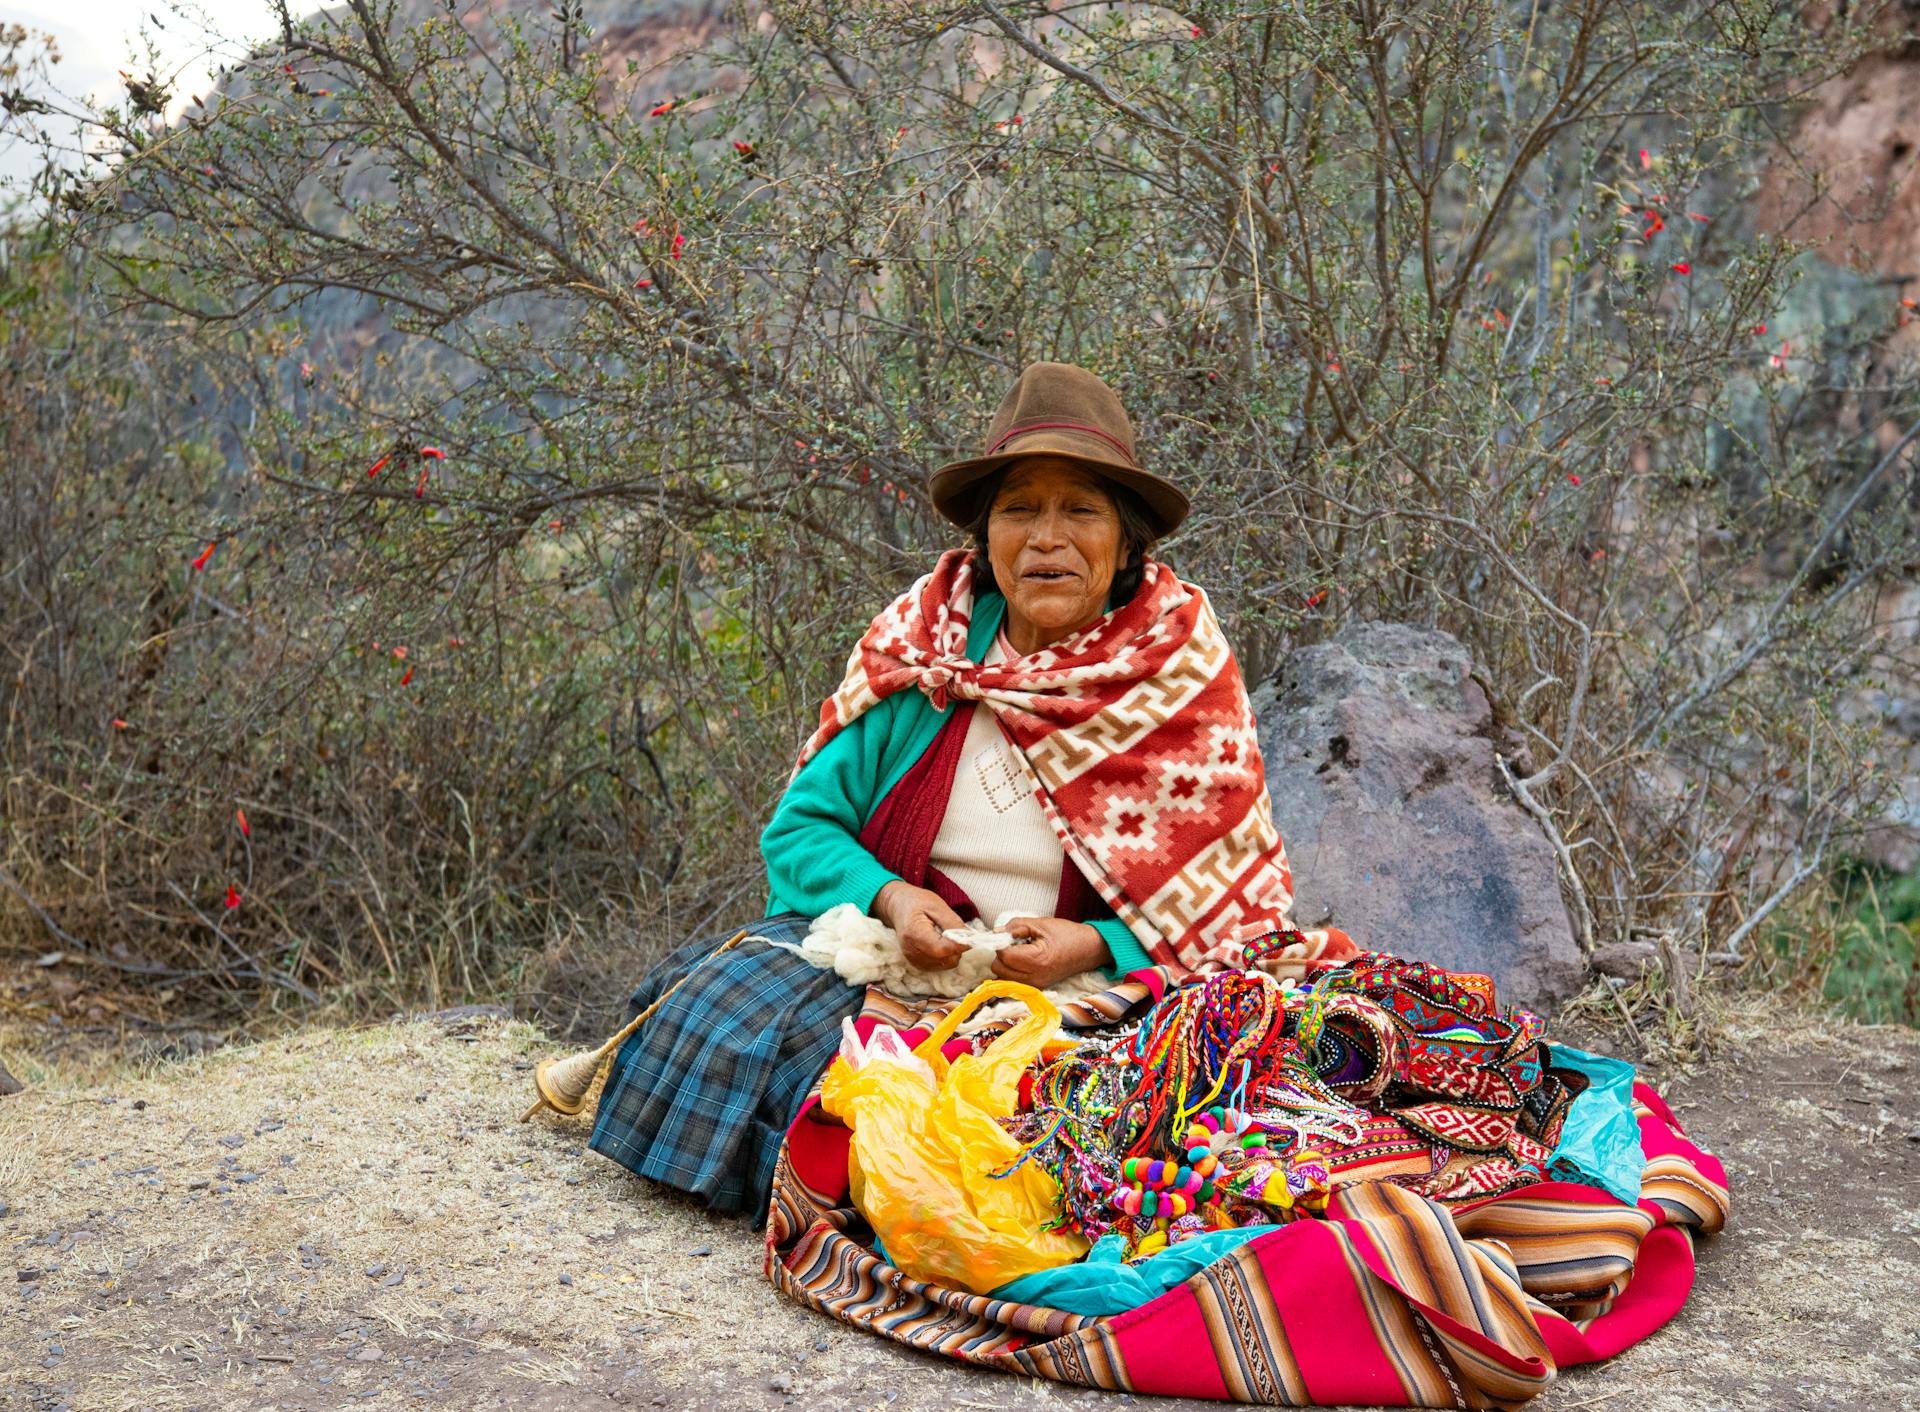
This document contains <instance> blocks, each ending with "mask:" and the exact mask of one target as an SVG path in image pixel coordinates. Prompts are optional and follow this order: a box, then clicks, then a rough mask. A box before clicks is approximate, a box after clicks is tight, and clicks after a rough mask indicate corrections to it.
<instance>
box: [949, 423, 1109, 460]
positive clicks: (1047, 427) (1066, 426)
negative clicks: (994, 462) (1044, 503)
mask: <svg viewBox="0 0 1920 1412" xmlns="http://www.w3.org/2000/svg"><path fill="white" fill-rule="evenodd" d="M1030 431H1084V432H1088V433H1090V434H1092V435H1094V436H1097V437H1099V438H1100V439H1101V440H1102V441H1104V442H1106V443H1107V444H1108V445H1109V446H1111V447H1112V448H1113V449H1114V450H1115V451H1118V452H1119V453H1120V454H1121V455H1122V456H1124V457H1126V458H1127V464H1128V465H1129V466H1137V465H1138V464H1139V463H1138V462H1137V461H1135V460H1134V459H1133V452H1131V451H1129V450H1128V449H1127V447H1126V446H1125V444H1124V443H1122V442H1121V441H1120V439H1119V438H1118V437H1116V436H1113V435H1112V434H1110V433H1108V432H1104V431H1102V430H1100V428H1099V427H1092V426H1088V425H1087V424H1086V423H1085V422H1029V423H1027V424H1026V425H1025V426H1023V427H1011V428H1009V429H1008V430H1006V431H1004V432H1002V433H1001V434H1000V436H999V437H998V438H997V439H996V440H995V441H994V443H993V445H991V446H989V447H988V448H987V449H986V450H985V451H982V452H981V453H980V454H981V455H982V456H991V455H993V453H994V452H996V451H998V450H999V449H1000V448H1001V447H1002V446H1005V445H1006V444H1007V443H1008V442H1009V441H1011V440H1013V438H1014V437H1016V436H1024V435H1025V434H1026V433H1028V432H1030Z"/></svg>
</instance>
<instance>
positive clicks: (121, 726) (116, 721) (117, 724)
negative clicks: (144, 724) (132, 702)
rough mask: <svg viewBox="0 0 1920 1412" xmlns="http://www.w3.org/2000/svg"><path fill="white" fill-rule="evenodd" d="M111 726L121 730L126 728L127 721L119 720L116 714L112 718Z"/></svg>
mask: <svg viewBox="0 0 1920 1412" xmlns="http://www.w3.org/2000/svg"><path fill="white" fill-rule="evenodd" d="M113 728H114V729H115V730H117V731H123V730H125V729H126V728H127V723H126V722H125V721H123V720H121V719H120V718H119V717H118V716H115V717H114V718H113Z"/></svg>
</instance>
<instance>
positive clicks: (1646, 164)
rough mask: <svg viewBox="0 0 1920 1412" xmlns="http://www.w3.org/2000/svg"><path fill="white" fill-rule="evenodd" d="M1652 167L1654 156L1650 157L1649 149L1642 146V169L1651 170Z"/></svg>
mask: <svg viewBox="0 0 1920 1412" xmlns="http://www.w3.org/2000/svg"><path fill="white" fill-rule="evenodd" d="M1652 167H1653V158H1651V157H1649V156H1648V155H1647V149H1646V148H1644V147H1642V148H1641V149H1640V170H1641V171H1643V172H1644V171H1650V170H1651V169H1652Z"/></svg>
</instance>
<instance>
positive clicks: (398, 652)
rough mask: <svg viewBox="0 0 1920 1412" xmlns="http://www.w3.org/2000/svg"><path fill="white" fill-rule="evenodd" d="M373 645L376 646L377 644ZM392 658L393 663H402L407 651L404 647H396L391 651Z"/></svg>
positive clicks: (405, 658)
mask: <svg viewBox="0 0 1920 1412" xmlns="http://www.w3.org/2000/svg"><path fill="white" fill-rule="evenodd" d="M375 645H376V646H378V644H377V643H376V644H375ZM393 656H394V660H395V661H397V662H404V661H406V660H407V649H406V648H404V647H396V648H394V649H393Z"/></svg>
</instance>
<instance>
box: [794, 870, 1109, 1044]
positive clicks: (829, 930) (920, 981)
mask: <svg viewBox="0 0 1920 1412" xmlns="http://www.w3.org/2000/svg"><path fill="white" fill-rule="evenodd" d="M1013 915H1018V914H1009V916H1006V917H1001V918H1000V919H999V926H1005V925H1006V923H1007V922H1008V921H1009V920H1010V919H1011V917H1012V916H1013ZM946 935H947V937H948V939H949V940H951V941H964V942H965V943H966V945H967V949H966V950H965V951H964V952H962V953H961V955H960V960H959V961H958V962H957V963H956V964H955V965H954V966H953V968H952V969H951V970H946V971H923V970H921V969H920V968H919V967H918V966H915V965H912V964H911V963H909V962H908V960H907V958H906V957H905V955H903V954H902V953H901V950H900V937H899V935H898V934H897V933H896V932H895V931H894V930H893V928H892V927H890V926H888V925H887V924H886V923H885V922H883V921H881V920H880V919H879V918H878V917H870V916H868V915H867V914H866V913H865V912H862V911H861V910H860V909H859V908H858V907H855V906H854V905H853V904H852V903H851V902H843V903H841V904H840V905H839V906H838V907H829V908H828V909H827V910H826V911H825V912H822V913H821V914H820V915H819V916H818V917H815V918H814V919H813V925H812V926H810V927H808V928H807V939H806V940H805V941H803V942H799V943H794V942H775V943H773V944H774V945H776V946H781V947H784V948H785V949H786V950H788V951H791V952H793V953H794V954H795V955H797V956H800V957H801V958H803V959H804V960H807V961H809V962H811V963H812V964H814V965H815V966H818V967H819V968H820V969H821V970H823V971H833V972H835V973H836V974H837V975H839V977H840V978H841V979H842V980H844V981H846V982H847V983H848V984H850V985H873V986H878V987H880V989H882V990H884V991H888V992H890V993H892V994H894V995H901V996H941V997H945V998H949V999H958V998H959V997H960V996H963V995H965V994H967V993H968V992H969V991H971V990H972V989H973V988H974V987H975V986H977V985H979V984H980V983H981V982H982V981H987V980H992V979H993V958H994V956H995V954H996V953H998V952H1000V951H1004V950H1005V949H1006V948H1007V947H1009V946H1019V945H1021V944H1022V943H1021V941H1020V939H1019V938H1018V937H1012V936H1008V935H1007V934H1006V932H1004V931H1001V930H999V929H998V928H997V927H992V928H990V927H985V926H982V925H981V924H979V923H978V922H973V923H969V924H968V925H966V926H965V927H956V928H954V929H952V930H950V931H948V932H947V934H946ZM1111 984H1112V981H1111V980H1110V979H1109V978H1108V977H1107V976H1105V975H1104V974H1102V973H1101V972H1099V971H1083V972H1082V973H1081V974H1079V975H1077V976H1069V977H1067V978H1066V979H1065V980H1063V981H1061V982H1060V983H1059V984H1058V985H1055V986H1050V987H1049V988H1048V989H1047V991H1046V995H1047V998H1048V999H1050V1000H1053V1001H1054V1002H1056V1003H1064V1002H1066V1001H1069V1000H1078V999H1080V998H1081V997H1082V996H1085V995H1096V994H1098V993H1099V992H1100V991H1103V990H1105V989H1106V988H1107V987H1108V986H1110V985H1111ZM1026 1012H1027V1007H1026V1006H1024V1005H1022V1004H1021V1003H1020V1002H1019V1001H1017V1000H996V1001H994V1002H992V1003H991V1004H988V1005H985V1006H983V1007H982V1008H981V1009H980V1010H979V1011H978V1012H977V1013H976V1014H974V1015H973V1016H971V1017H970V1018H969V1019H968V1020H967V1022H966V1023H964V1024H962V1025H961V1027H960V1030H961V1033H963V1034H966V1033H971V1032H972V1031H973V1030H975V1029H978V1028H980V1027H982V1026H983V1025H986V1024H991V1023H994V1022H995V1021H997V1020H1004V1019H1008V1018H1011V1017H1014V1016H1018V1015H1024V1014H1026Z"/></svg>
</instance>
